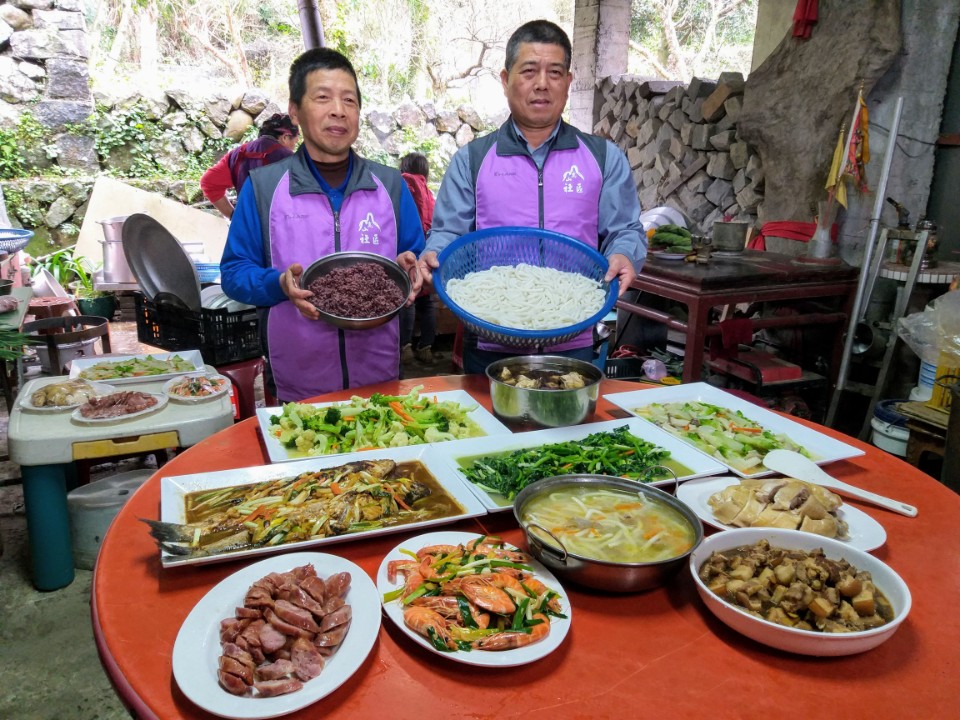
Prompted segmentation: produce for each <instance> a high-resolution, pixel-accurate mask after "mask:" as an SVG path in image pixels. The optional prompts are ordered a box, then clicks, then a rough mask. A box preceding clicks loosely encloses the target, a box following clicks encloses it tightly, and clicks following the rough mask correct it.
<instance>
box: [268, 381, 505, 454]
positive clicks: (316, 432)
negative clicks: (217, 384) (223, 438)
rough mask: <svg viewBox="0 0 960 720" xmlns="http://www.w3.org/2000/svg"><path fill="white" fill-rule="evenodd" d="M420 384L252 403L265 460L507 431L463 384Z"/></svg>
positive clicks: (418, 443)
mask: <svg viewBox="0 0 960 720" xmlns="http://www.w3.org/2000/svg"><path fill="white" fill-rule="evenodd" d="M422 389H423V386H422V385H418V386H417V387H415V388H413V389H412V390H411V391H410V392H409V393H407V394H406V395H382V394H380V393H374V394H373V395H371V396H369V397H361V396H359V395H354V396H353V397H352V398H351V399H350V400H348V401H339V402H325V403H287V404H286V405H284V406H283V407H272V408H257V421H258V422H259V423H260V431H261V433H262V435H263V441H264V445H265V446H266V448H267V454H268V456H269V457H270V462H288V461H291V460H302V459H303V458H308V457H317V456H324V455H339V454H341V453H349V452H361V451H365V450H382V449H384V448H390V447H404V446H407V445H421V444H427V443H442V442H445V441H449V440H461V439H464V438H480V437H487V436H492V435H509V434H511V432H510V429H509V428H507V426H506V425H504V424H503V423H501V422H500V421H499V420H497V419H496V418H495V417H494V416H493V414H492V413H490V412H489V411H488V410H486V409H485V408H484V407H482V406H481V405H480V403H478V402H477V401H476V400H474V398H473V396H472V395H470V393H468V392H466V391H465V390H448V391H444V392H438V393H422V394H421V392H420V391H421V390H422Z"/></svg>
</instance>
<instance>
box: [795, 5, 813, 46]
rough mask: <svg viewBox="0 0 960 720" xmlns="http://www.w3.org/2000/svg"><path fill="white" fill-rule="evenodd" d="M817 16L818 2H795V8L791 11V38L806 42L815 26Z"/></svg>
mask: <svg viewBox="0 0 960 720" xmlns="http://www.w3.org/2000/svg"><path fill="white" fill-rule="evenodd" d="M818 14H819V0H797V8H796V10H794V11H793V36H794V37H798V38H803V39H804V40H808V39H809V38H810V35H811V33H812V32H813V26H814V25H816V24H817V16H818Z"/></svg>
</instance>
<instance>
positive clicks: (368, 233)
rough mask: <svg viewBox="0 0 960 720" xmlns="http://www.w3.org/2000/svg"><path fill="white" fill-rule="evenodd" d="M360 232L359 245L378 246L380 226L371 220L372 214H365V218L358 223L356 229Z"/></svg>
mask: <svg viewBox="0 0 960 720" xmlns="http://www.w3.org/2000/svg"><path fill="white" fill-rule="evenodd" d="M357 230H359V231H360V244H361V245H379V244H380V226H379V225H378V224H377V221H376V220H374V219H373V213H372V212H370V213H367V216H366V217H365V218H364V219H363V220H361V221H360V225H359V227H358V228H357Z"/></svg>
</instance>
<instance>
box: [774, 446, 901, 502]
mask: <svg viewBox="0 0 960 720" xmlns="http://www.w3.org/2000/svg"><path fill="white" fill-rule="evenodd" d="M763 464H764V465H766V466H767V467H768V468H770V469H771V470H774V471H776V472H778V473H783V474H784V475H789V476H790V477H795V478H797V479H798V480H806V481H807V482H812V483H816V484H817V485H823V486H824V487H828V488H832V489H834V490H836V491H837V492H839V493H841V494H842V495H849V496H850V497H855V498H858V499H860V500H865V501H867V502H869V503H873V504H874V505H879V506H880V507H882V508H886V509H887V510H892V511H893V512H895V513H900V514H901V515H906V516H907V517H916V516H917V509H916V508H915V507H914V506H913V505H908V504H907V503H905V502H900V501H899V500H893V499H891V498H888V497H884V496H883V495H877V494H876V493H873V492H870V491H869V490H863V489H862V488H858V487H856V486H855V485H849V484H847V483H845V482H843V481H842V480H837V479H836V478H835V477H831V476H830V475H827V473H825V472H824V471H823V469H822V468H821V467H820V466H819V465H817V464H816V463H815V462H814V461H813V460H811V459H809V458H806V457H804V456H803V455H801V454H800V453H798V452H794V451H793V450H771V451H770V452H768V453H767V454H766V455H765V456H764V458H763Z"/></svg>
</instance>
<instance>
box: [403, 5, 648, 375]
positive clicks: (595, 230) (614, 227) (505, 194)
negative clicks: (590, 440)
mask: <svg viewBox="0 0 960 720" xmlns="http://www.w3.org/2000/svg"><path fill="white" fill-rule="evenodd" d="M571 52H572V48H571V46H570V39H569V38H568V37H567V35H566V33H565V32H564V31H563V30H562V29H561V28H560V27H558V26H557V25H555V24H554V23H551V22H548V21H546V20H534V21H532V22H528V23H526V24H525V25H522V26H521V27H519V28H518V29H517V30H516V31H515V32H514V33H513V35H512V36H511V37H510V40H509V41H508V43H507V54H506V63H505V65H506V67H505V69H504V70H502V71H501V72H500V80H501V82H502V83H503V89H504V94H505V95H506V97H507V104H508V105H509V106H510V117H509V118H508V119H507V121H506V122H505V123H504V124H503V125H502V126H501V127H500V128H499V129H498V130H497V131H496V132H494V133H491V134H489V135H486V136H484V137H482V138H479V139H477V140H474V141H473V142H471V143H469V144H467V145H466V146H464V147H463V148H461V149H460V150H459V151H458V152H457V154H456V155H454V157H453V160H452V161H451V163H450V167H449V168H448V169H447V172H446V175H445V176H444V178H443V183H442V184H441V186H440V193H439V195H437V204H436V208H435V210H434V216H433V227H432V229H431V230H430V236H429V239H428V241H427V247H426V250H425V251H424V253H423V254H422V255H421V258H420V267H421V271H422V272H423V273H424V275H425V277H427V278H429V277H430V276H431V271H432V270H433V269H435V268H437V267H439V263H438V261H437V255H438V253H439V252H440V251H441V250H443V249H444V248H445V247H447V245H449V244H450V243H451V242H453V241H454V240H455V239H457V238H458V237H460V236H462V235H465V234H467V233H469V232H472V231H474V230H482V229H484V228H489V227H498V226H505V225H522V226H525V227H535V228H544V229H547V230H554V231H556V232H561V233H564V234H565V235H569V236H571V237H573V238H576V239H577V240H580V241H581V242H583V243H585V244H587V245H589V246H590V247H592V248H596V249H599V250H600V251H601V252H602V253H603V254H604V256H605V257H606V258H607V260H608V262H609V263H610V270H609V272H608V273H607V277H606V279H607V280H612V279H613V278H615V277H616V278H619V280H620V293H621V294H622V293H624V292H625V291H626V290H627V289H629V287H630V283H631V282H633V279H634V278H635V277H636V275H637V272H638V271H639V268H640V267H641V266H642V265H643V260H644V258H645V257H646V237H645V235H644V233H643V228H642V226H641V225H640V219H639V218H640V201H639V199H638V197H637V188H636V186H635V185H634V183H633V179H632V177H631V174H630V167H629V165H628V163H627V159H626V157H625V156H624V155H623V153H622V152H621V151H620V150H619V149H618V148H617V147H616V146H615V145H614V144H613V143H611V142H610V141H608V140H604V139H603V138H600V137H597V136H594V135H588V134H586V133H583V132H581V131H579V130H577V129H576V128H574V127H573V126H571V125H568V124H567V123H565V122H563V120H561V117H560V116H561V115H562V113H563V109H564V107H565V106H566V104H567V96H568V94H569V91H570V83H571V82H572V81H573V74H572V73H571V72H570V55H571ZM544 351H545V352H547V353H551V354H560V355H567V356H570V357H576V358H579V359H582V360H587V361H588V362H589V361H590V360H592V359H593V338H592V334H591V333H590V332H587V333H584V334H583V335H581V336H580V337H577V338H574V339H573V340H571V341H569V342H567V343H564V344H562V345H555V346H552V347H549V346H548V347H547V348H545V349H544ZM528 352H529V351H527V350H523V349H519V348H511V347H505V346H501V345H495V344H492V343H487V342H484V341H482V340H480V339H478V338H477V337H476V336H474V335H473V334H472V333H470V332H467V333H465V335H464V342H463V364H464V370H465V371H466V372H468V373H482V372H483V371H484V370H485V369H486V366H487V365H488V364H489V363H491V362H493V361H494V360H498V359H500V358H503V357H506V356H508V355H521V354H527V353H528Z"/></svg>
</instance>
